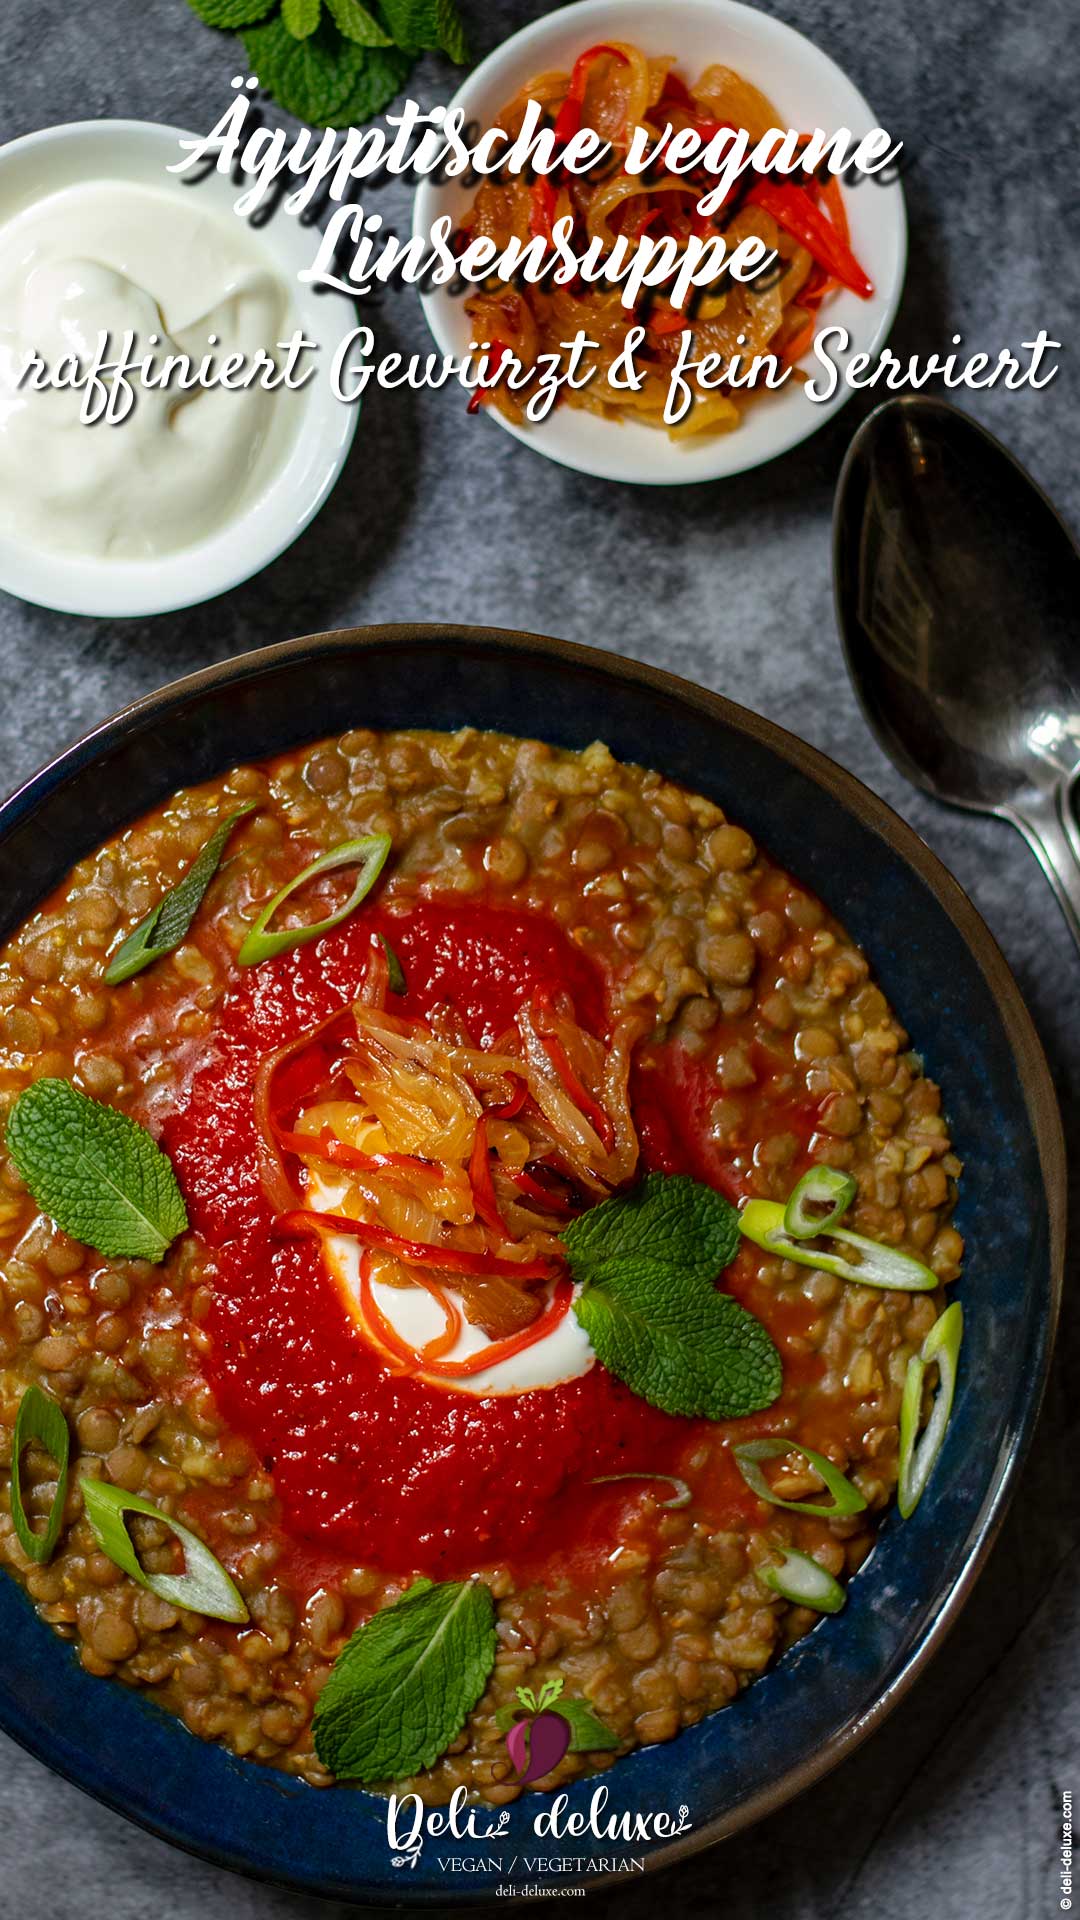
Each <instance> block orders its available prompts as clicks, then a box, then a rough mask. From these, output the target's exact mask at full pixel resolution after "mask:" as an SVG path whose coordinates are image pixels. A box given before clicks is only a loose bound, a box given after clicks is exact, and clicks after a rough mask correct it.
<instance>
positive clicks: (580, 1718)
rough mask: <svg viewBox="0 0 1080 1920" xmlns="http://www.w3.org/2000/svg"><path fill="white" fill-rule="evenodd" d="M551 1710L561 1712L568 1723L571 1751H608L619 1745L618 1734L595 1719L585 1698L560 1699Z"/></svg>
mask: <svg viewBox="0 0 1080 1920" xmlns="http://www.w3.org/2000/svg"><path fill="white" fill-rule="evenodd" d="M552 1712H553V1713H561V1714H562V1717H563V1719H564V1720H567V1721H569V1723H570V1751H571V1753H609V1752H610V1751H611V1749H612V1748H613V1747H617V1746H618V1745H619V1736H618V1734H617V1733H612V1731H611V1728H610V1727H605V1725H604V1723H603V1721H602V1720H598V1719H597V1717H596V1715H595V1713H594V1712H593V1710H592V1708H591V1707H590V1706H589V1705H588V1703H587V1701H585V1700H566V1699H562V1700H560V1701H559V1703H558V1706H556V1707H553V1708H552Z"/></svg>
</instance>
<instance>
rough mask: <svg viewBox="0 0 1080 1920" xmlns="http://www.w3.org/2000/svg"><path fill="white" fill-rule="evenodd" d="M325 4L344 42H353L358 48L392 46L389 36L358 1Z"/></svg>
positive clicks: (336, 0) (340, 0) (338, 1)
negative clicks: (342, 35) (343, 37)
mask: <svg viewBox="0 0 1080 1920" xmlns="http://www.w3.org/2000/svg"><path fill="white" fill-rule="evenodd" d="M326 4H327V6H328V8H329V9H330V12H331V14H332V15H333V17H334V19H335V20H336V22H337V24H338V27H339V29H340V31H341V32H342V33H343V34H344V35H345V38H346V40H355V42H356V44H357V46H358V47H389V46H392V45H393V42H392V40H391V38H390V35H389V34H388V33H384V31H383V29H382V27H380V25H379V23H378V21H377V20H376V18H375V16H374V14H371V13H369V12H368V10H367V8H366V7H362V6H361V5H360V0H326Z"/></svg>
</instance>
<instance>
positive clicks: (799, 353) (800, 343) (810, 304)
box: [780, 280, 838, 367]
mask: <svg viewBox="0 0 1080 1920" xmlns="http://www.w3.org/2000/svg"><path fill="white" fill-rule="evenodd" d="M837 284H838V283H837V282H836V281H835V280H822V282H821V285H820V286H819V287H815V288H814V290H813V291H812V292H811V293H807V292H805V290H804V291H803V292H802V293H801V294H800V295H799V297H798V299H797V300H796V302H795V305H796V306H797V307H803V308H805V309H806V311H807V313H808V314H809V315H810V318H809V320H808V321H807V322H806V325H805V326H804V327H800V328H799V331H798V333H793V334H792V336H791V339H790V340H789V341H788V343H787V345H786V346H785V347H782V348H781V350H780V358H781V360H782V361H783V364H784V365H785V366H786V367H793V366H794V365H795V364H796V362H797V361H799V360H801V359H802V357H803V354H804V353H809V351H810V348H811V347H812V346H813V344H814V336H815V334H816V333H817V312H818V308H819V307H820V305H821V303H822V301H823V300H824V298H825V295H826V294H827V293H831V292H832V290H833V288H834V287H835V286H836V285H837Z"/></svg>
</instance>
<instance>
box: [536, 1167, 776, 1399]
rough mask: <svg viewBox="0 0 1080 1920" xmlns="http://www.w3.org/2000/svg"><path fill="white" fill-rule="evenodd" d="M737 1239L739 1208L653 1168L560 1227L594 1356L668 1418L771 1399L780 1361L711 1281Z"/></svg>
mask: <svg viewBox="0 0 1080 1920" xmlns="http://www.w3.org/2000/svg"><path fill="white" fill-rule="evenodd" d="M738 1244H739V1228H738V1215H737V1214H736V1212H735V1209H734V1207H732V1206H730V1205H729V1203H728V1202H727V1201H726V1200H725V1199H724V1198H723V1196H722V1195H721V1194H718V1193H715V1192H714V1191H713V1189H712V1188H711V1187H706V1186H703V1185H702V1184H701V1183H700V1182H698V1181H696V1180H690V1179H688V1178H686V1177H685V1176H684V1175H681V1174H679V1175H675V1176H668V1175H666V1174H662V1173H652V1174H649V1176H648V1178H647V1179H645V1180H643V1181H642V1183H641V1185H640V1186H638V1187H635V1188H634V1189H633V1191H632V1192H630V1193H627V1194H620V1195H617V1196H616V1197H615V1198H614V1199H612V1200H605V1201H603V1202H602V1203H601V1205H600V1206H598V1207H592V1208H590V1210H589V1212H588V1213H584V1214H582V1215H581V1216H580V1218H579V1219H577V1220H574V1221H572V1222H571V1224H570V1225H569V1226H568V1227H567V1229H566V1231H565V1233H564V1234H563V1245H564V1246H565V1248H566V1253H567V1258H568V1260H569V1262H570V1270H571V1272H572V1274H573V1276H574V1279H575V1280H576V1281H578V1282H579V1283H581V1284H582V1292H581V1293H580V1294H579V1296H578V1298H577V1299H576V1300H575V1302H574V1312H575V1313H576V1315H577V1317H578V1320H579V1321H580V1323H581V1325H582V1326H583V1327H584V1329H585V1332H586V1333H587V1334H588V1336H589V1339H590V1340H591V1342H592V1345H593V1347H594V1349H595V1351H596V1355H597V1358H598V1359H599V1360H600V1361H601V1362H602V1363H603V1365H604V1366H605V1367H606V1368H607V1369H608V1372H609V1373H613V1374H614V1375H615V1376H616V1378H617V1379H619V1380H623V1381H625V1383H626V1385H627V1386H628V1387H630V1388H631V1390H632V1391H633V1392H634V1393H637V1394H640V1396H641V1398H642V1399H643V1400H648V1401H649V1403H650V1405H652V1406H655V1407H662V1408H663V1409H664V1411H665V1412H666V1413H676V1414H684V1415H687V1416H693V1415H698V1414H704V1415H705V1416H706V1417H707V1418H708V1419H710V1420H732V1419H738V1418H741V1417H742V1416H743V1415H745V1414H748V1413H757V1412H759V1411H760V1410H761V1409H762V1408H763V1407H768V1406H771V1405H772V1402H773V1401H774V1400H775V1399H776V1396H777V1394H778V1393H779V1392H780V1388H781V1385H782V1379H783V1375H782V1369H781V1365H780V1356H779V1354H778V1353H777V1351H776V1348H775V1347H774V1345H773V1343H772V1341H771V1339H770V1338H769V1335H768V1333H767V1332H766V1330H765V1328H764V1327H763V1326H762V1324H761V1322H760V1321H759V1320H756V1319H755V1318H754V1316H753V1314H751V1313H748V1312H747V1311H746V1309H745V1307H741V1306H740V1305H739V1304H738V1301H736V1300H733V1299H732V1298H731V1296H730V1294H726V1293H721V1292H719V1291H718V1290H717V1288H716V1287H715V1285H714V1284H713V1283H714V1281H715V1279H716V1276H717V1274H718V1273H719V1272H720V1271H721V1269H722V1268H723V1267H725V1266H727V1265H728V1264H729V1263H730V1261H731V1260H732V1259H733V1258H734V1255H735V1252H736V1249H737V1247H738Z"/></svg>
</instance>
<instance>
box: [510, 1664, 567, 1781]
mask: <svg viewBox="0 0 1080 1920" xmlns="http://www.w3.org/2000/svg"><path fill="white" fill-rule="evenodd" d="M562 1690H563V1683H562V1680H561V1679H556V1680H545V1681H544V1684H543V1686H542V1687H541V1689H540V1692H539V1693H538V1694H536V1693H534V1692H533V1690H532V1688H531V1687H519V1688H518V1690H517V1697H518V1700H519V1701H520V1703H521V1711H520V1713H519V1712H518V1709H515V1714H516V1715H517V1717H516V1718H515V1720H514V1723H513V1725H512V1726H511V1728H510V1731H509V1733H508V1734H507V1736H506V1751H507V1753H508V1754H509V1755H510V1758H511V1760H512V1761H513V1763H514V1771H515V1773H516V1774H517V1784H518V1786H520V1787H527V1786H528V1784H529V1782H530V1781H531V1780H542V1779H543V1777H544V1775H545V1773H550V1772H551V1770H552V1768H553V1767H557V1766H558V1764H559V1761H560V1760H561V1759H562V1758H563V1755H564V1754H565V1753H566V1752H567V1751H568V1750H569V1746H570V1742H571V1740H572V1739H573V1737H574V1729H573V1727H572V1726H571V1725H570V1722H569V1720H568V1719H567V1718H566V1715H565V1714H563V1713H560V1712H559V1711H558V1709H557V1708H553V1706H552V1702H553V1701H554V1700H557V1699H558V1697H559V1695H560V1693H561V1692H562Z"/></svg>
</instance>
